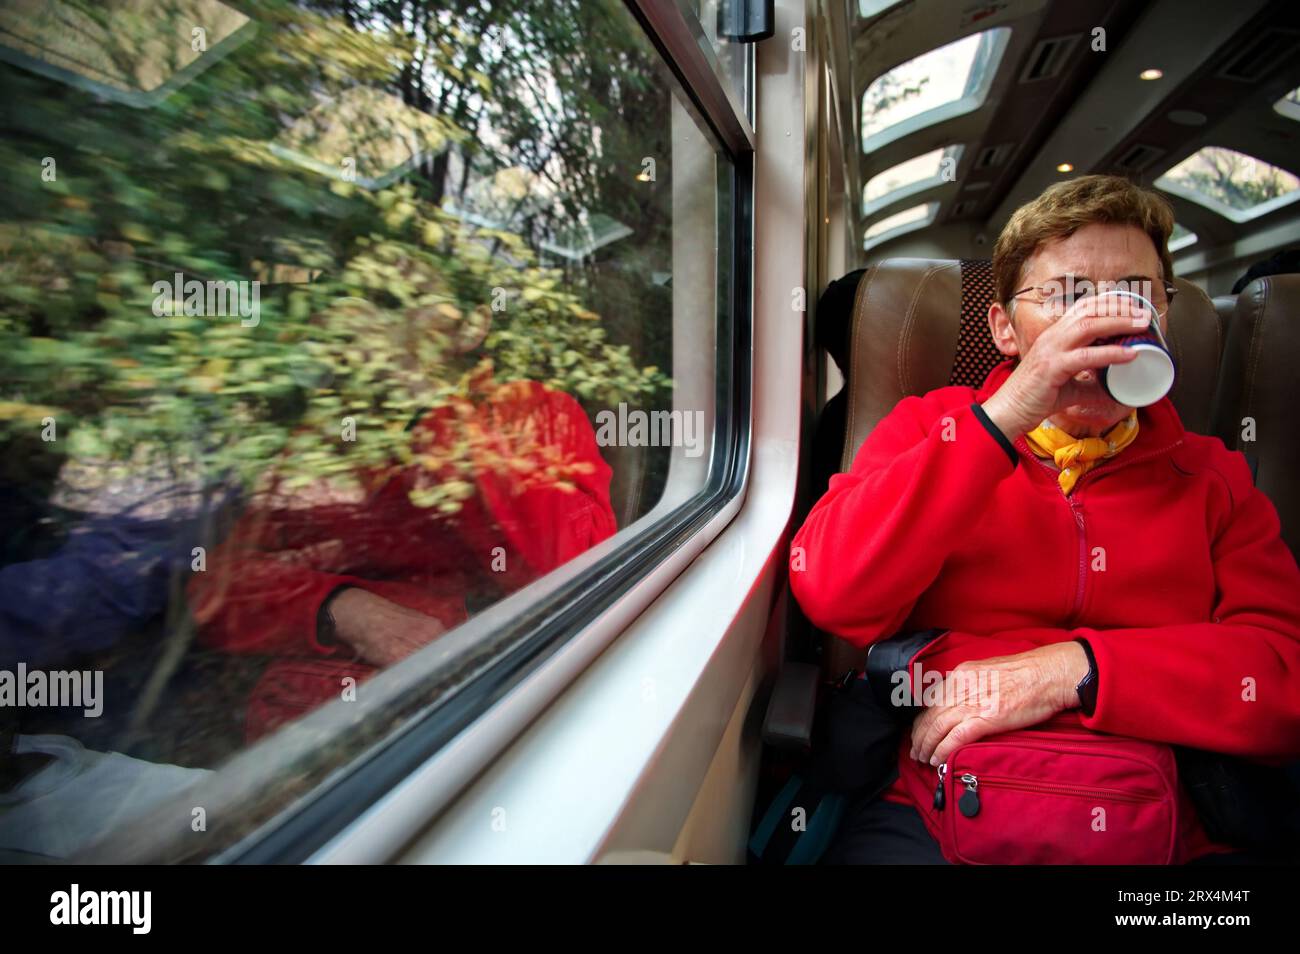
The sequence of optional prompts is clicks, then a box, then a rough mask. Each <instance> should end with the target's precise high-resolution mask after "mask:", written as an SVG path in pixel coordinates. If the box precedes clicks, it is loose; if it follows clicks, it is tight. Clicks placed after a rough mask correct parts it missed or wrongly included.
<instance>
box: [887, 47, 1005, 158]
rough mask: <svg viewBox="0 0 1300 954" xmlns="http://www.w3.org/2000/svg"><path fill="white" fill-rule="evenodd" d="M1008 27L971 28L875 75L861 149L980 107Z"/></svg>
mask: <svg viewBox="0 0 1300 954" xmlns="http://www.w3.org/2000/svg"><path fill="white" fill-rule="evenodd" d="M1010 36H1011V29H1010V28H1009V27H995V28H994V29H992V30H985V31H984V32H982V33H972V34H971V35H970V36H965V37H962V38H961V39H960V40H955V41H954V42H952V43H948V44H946V45H944V46H941V47H938V48H936V49H933V50H930V51H928V52H926V53H922V54H921V55H920V56H918V57H915V58H913V59H911V60H908V61H907V62H906V63H903V64H901V65H899V66H896V67H894V68H893V69H892V70H890V71H889V72H887V73H884V74H883V75H881V76H879V77H877V78H876V79H875V80H874V81H872V83H871V85H870V86H868V87H867V90H866V92H865V93H863V95H862V151H863V152H871V151H872V150H874V149H878V148H880V147H881V146H883V145H885V144H886V143H889V142H893V141H894V140H896V139H899V138H901V137H902V136H905V135H907V134H908V133H911V132H914V131H916V130H917V129H921V128H923V127H925V126H929V125H932V124H934V123H938V122H942V121H943V120H945V119H951V118H952V117H954V116H960V115H962V114H963V113H968V112H970V111H971V110H974V109H978V108H979V107H980V106H981V105H982V104H983V102H984V98H985V96H987V95H988V90H989V85H990V84H991V83H992V82H993V77H994V75H995V74H996V73H997V68H998V63H999V62H1000V60H1001V58H1002V51H1003V50H1004V49H1005V48H1006V44H1007V40H1008V39H1009V38H1010Z"/></svg>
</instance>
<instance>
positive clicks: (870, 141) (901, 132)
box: [858, 26, 1013, 156]
mask: <svg viewBox="0 0 1300 954" xmlns="http://www.w3.org/2000/svg"><path fill="white" fill-rule="evenodd" d="M1012 32H1013V28H1012V27H1009V26H991V27H986V28H985V29H983V30H974V31H972V32H970V33H967V34H966V35H965V36H959V37H956V38H955V39H952V40H949V41H948V42H946V43H941V44H940V45H939V46H936V47H931V48H930V49H928V50H925V51H923V52H921V53H918V54H916V55H915V56H911V57H908V58H907V59H906V60H903V61H902V62H901V63H895V64H894V65H893V66H891V67H890V68H889V69H887V70H884V71H883V72H882V73H880V75H879V76H874V77H872V79H871V82H870V83H868V84H867V85H866V87H864V88H863V90H862V95H861V96H859V97H858V116H859V119H858V122H859V124H860V125H859V138H860V139H861V141H862V155H864V156H869V155H871V154H872V153H873V152H876V151H877V150H879V149H881V148H883V147H884V146H888V145H889V144H890V143H893V142H897V141H898V140H900V139H903V138H904V137H906V136H910V135H912V133H915V132H918V131H920V130H922V129H928V128H930V127H932V126H937V125H939V124H940V123H944V122H947V121H948V120H950V119H956V118H957V117H958V116H965V115H966V114H967V113H973V112H975V111H976V110H978V109H980V108H982V107H983V106H984V104H985V103H986V102H988V98H989V92H990V90H992V88H993V82H994V80H996V79H997V76H998V74H999V73H1000V72H1001V71H1002V64H1003V58H1004V57H1005V55H1006V52H1007V46H1008V45H1009V44H1010V42H1011V36H1012ZM988 34H992V39H991V40H990V41H989V43H990V46H991V49H990V50H989V53H988V55H989V57H990V60H991V62H990V64H989V66H988V68H987V69H986V70H985V71H984V75H983V76H981V77H980V83H979V86H978V87H977V88H976V89H974V90H972V91H971V92H969V93H967V94H966V95H965V96H962V97H961V98H960V99H954V100H950V101H948V102H946V103H941V104H940V105H938V106H933V107H931V108H930V109H927V110H924V111H923V112H919V113H917V114H916V115H915V116H909V117H908V118H907V119H903V120H900V121H898V122H896V123H894V124H893V125H891V126H886V127H885V128H884V129H881V130H880V131H879V132H874V133H872V134H871V135H870V136H863V135H862V134H861V127H862V126H865V124H866V119H867V112H866V109H865V108H864V105H863V104H864V102H865V100H866V98H867V93H869V92H870V91H871V87H872V86H873V85H874V84H875V82H876V81H877V80H879V79H880V78H881V77H883V76H887V75H889V74H890V73H891V72H893V71H894V70H896V69H898V68H899V67H900V66H906V65H907V64H908V63H911V62H912V61H913V60H918V59H920V58H921V57H923V56H926V55H928V54H930V53H933V52H935V51H936V50H942V49H943V48H944V47H947V46H952V45H953V44H955V43H960V42H961V41H962V40H965V39H967V38H968V37H972V36H980V37H983V36H985V35H988ZM966 82H968V83H969V82H970V74H969V73H968V74H967V76H966Z"/></svg>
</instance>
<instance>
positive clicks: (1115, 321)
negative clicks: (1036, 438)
mask: <svg viewBox="0 0 1300 954" xmlns="http://www.w3.org/2000/svg"><path fill="white" fill-rule="evenodd" d="M1102 299H1105V301H1104V307H1102V308H1100V309H1099V307H1098V302H1099V301H1101V300H1102ZM1099 310H1100V311H1102V312H1103V314H1098V311H1099ZM1150 323H1151V316H1150V315H1149V314H1147V312H1146V310H1145V309H1144V308H1142V307H1140V306H1137V305H1134V304H1133V303H1132V301H1131V299H1129V298H1127V297H1124V296H1120V297H1118V298H1105V296H1098V295H1088V296H1087V297H1085V298H1080V299H1079V300H1078V301H1076V302H1075V303H1074V304H1073V305H1072V306H1071V307H1070V308H1069V309H1068V310H1067V311H1066V312H1065V314H1064V315H1062V316H1061V317H1060V319H1058V320H1057V321H1055V322H1053V323H1052V324H1051V325H1049V326H1048V327H1046V328H1044V329H1043V331H1042V333H1041V334H1039V335H1038V337H1037V338H1035V339H1034V343H1033V344H1032V345H1030V347H1029V349H1028V351H1026V353H1025V354H1023V355H1021V356H1020V362H1019V363H1018V364H1017V365H1016V368H1015V370H1014V371H1012V372H1011V375H1010V376H1009V377H1008V378H1007V379H1006V380H1005V381H1003V382H1002V386H1001V387H999V388H998V390H997V393H995V394H994V395H993V396H992V397H990V398H989V399H988V400H987V401H985V402H984V404H983V405H981V406H982V407H983V408H984V413H985V414H987V415H988V416H989V419H990V420H991V421H993V423H994V424H996V425H997V426H998V429H999V430H1001V431H1002V433H1003V434H1005V435H1006V436H1007V439H1008V440H1012V441H1014V440H1015V439H1016V438H1017V437H1019V436H1020V435H1021V434H1024V433H1026V432H1028V431H1032V430H1033V429H1034V428H1035V427H1037V426H1038V425H1039V423H1040V422H1042V421H1043V420H1045V419H1046V418H1049V417H1051V416H1052V415H1053V414H1055V413H1056V412H1058V411H1061V410H1063V409H1065V408H1067V407H1069V406H1070V405H1072V404H1077V403H1079V402H1080V400H1081V399H1087V398H1092V397H1095V394H1096V386H1095V385H1094V384H1092V383H1084V382H1080V381H1077V380H1075V376H1076V375H1078V374H1079V372H1081V371H1096V370H1097V369H1099V368H1102V367H1105V366H1107V365H1112V364H1127V363H1128V362H1130V361H1132V360H1133V359H1134V358H1136V357H1137V354H1138V352H1137V351H1135V350H1134V349H1133V348H1126V347H1124V346H1123V345H1117V344H1113V345H1094V344H1092V342H1094V341H1096V340H1098V339H1102V338H1109V337H1113V336H1114V335H1119V334H1125V333H1127V334H1132V333H1133V332H1134V331H1140V330H1142V329H1143V328H1146V327H1147V326H1148V325H1150Z"/></svg>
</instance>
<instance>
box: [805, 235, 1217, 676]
mask: <svg viewBox="0 0 1300 954" xmlns="http://www.w3.org/2000/svg"><path fill="white" fill-rule="evenodd" d="M1176 284H1177V285H1178V288H1179V291H1178V294H1176V295H1175V296H1174V300H1173V303H1172V305H1171V307H1170V313H1169V321H1168V328H1169V335H1168V337H1169V345H1170V348H1171V350H1172V351H1173V353H1174V361H1175V364H1176V366H1177V368H1178V379H1177V381H1176V383H1175V385H1174V390H1173V392H1172V393H1171V395H1170V399H1171V400H1172V401H1173V404H1174V406H1175V407H1176V408H1177V410H1178V413H1179V414H1180V415H1181V416H1182V418H1183V423H1184V425H1185V426H1186V427H1187V428H1188V429H1189V430H1192V431H1197V432H1200V433H1208V429H1209V428H1210V426H1211V424H1212V421H1213V414H1212V406H1213V398H1214V392H1215V384H1216V382H1217V379H1218V368H1219V360H1220V356H1221V355H1222V353H1223V346H1224V341H1223V329H1222V324H1221V320H1220V318H1219V316H1218V314H1217V313H1216V312H1215V309H1214V305H1213V304H1212V303H1211V302H1210V299H1209V298H1208V297H1207V296H1206V294H1205V293H1204V292H1203V291H1201V289H1200V288H1198V287H1197V286H1195V285H1193V284H1191V283H1190V282H1184V281H1182V280H1180V279H1179V280H1176ZM993 295H994V287H993V276H992V269H991V267H990V263H989V262H988V261H985V260H965V261H957V260H952V259H921V258H891V259H885V260H884V261H882V262H880V263H879V264H877V265H875V266H873V267H871V268H870V269H868V270H867V272H866V274H864V275H863V277H862V280H861V282H860V283H859V284H858V290H857V296H856V298H855V299H854V305H853V325H852V330H851V332H850V343H849V348H850V352H849V356H848V360H849V368H848V375H847V377H846V381H845V388H846V390H847V392H848V400H849V404H848V410H847V415H846V417H847V423H846V426H845V438H844V445H843V452H842V454H841V457H840V470H841V471H847V470H848V469H849V468H850V467H851V466H852V464H853V458H854V456H855V455H856V454H857V452H858V448H859V447H861V446H862V442H863V441H864V440H866V437H867V435H868V434H870V433H871V430H872V428H874V427H875V426H876V424H878V423H879V422H880V420H881V419H882V418H883V417H884V416H885V415H886V414H888V413H889V412H890V411H891V410H893V408H894V406H895V405H896V404H897V403H898V402H899V401H901V400H902V399H903V398H905V397H907V396H909V395H920V394H925V393H926V392H927V391H932V390H934V389H935V388H941V387H945V386H947V385H949V384H964V385H968V386H971V387H979V386H980V385H981V384H983V383H984V379H985V377H987V375H988V372H989V370H990V369H992V368H993V366H994V365H996V364H998V363H999V362H1001V361H1003V360H1005V358H1004V356H1003V355H1002V354H1001V352H999V351H998V350H997V348H996V347H995V346H994V344H993V338H992V336H991V335H990V334H989V330H988V308H989V304H990V303H991V302H992V300H993ZM862 656H863V653H862V652H861V651H859V650H854V649H853V648H852V647H850V646H849V645H848V644H847V643H845V642H844V641H842V640H839V639H834V638H832V639H831V640H830V645H829V646H827V653H826V661H827V672H828V673H830V674H839V673H842V672H844V671H845V670H847V669H849V668H851V667H852V666H855V665H857V664H858V663H859V662H860V660H861V658H862Z"/></svg>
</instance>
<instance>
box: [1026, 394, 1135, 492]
mask: <svg viewBox="0 0 1300 954" xmlns="http://www.w3.org/2000/svg"><path fill="white" fill-rule="evenodd" d="M1137 434H1138V421H1137V411H1133V412H1131V413H1130V414H1129V416H1128V417H1126V418H1125V419H1124V420H1122V421H1120V422H1119V423H1118V424H1116V425H1115V426H1114V427H1112V428H1111V429H1110V430H1108V431H1106V433H1104V434H1102V435H1101V437H1083V438H1078V439H1076V438H1074V437H1072V436H1071V435H1069V434H1067V433H1066V432H1065V431H1063V430H1061V429H1060V428H1059V427H1057V426H1056V425H1055V424H1052V423H1051V422H1050V421H1043V423H1041V424H1039V425H1038V426H1037V427H1036V428H1034V429H1033V430H1032V431H1030V432H1029V433H1028V434H1026V435H1025V443H1026V444H1028V445H1029V449H1030V450H1031V451H1033V452H1034V453H1035V454H1037V455H1038V456H1039V457H1050V458H1052V459H1053V460H1054V461H1056V466H1057V467H1059V468H1060V469H1061V472H1060V473H1059V474H1057V475H1056V479H1057V482H1058V483H1059V484H1060V485H1061V492H1062V493H1064V494H1065V495H1066V496H1067V497H1068V496H1070V491H1072V490H1074V484H1075V481H1077V480H1078V479H1079V478H1080V477H1082V476H1083V475H1084V474H1086V473H1087V472H1088V471H1090V470H1092V468H1093V467H1095V466H1096V464H1097V461H1099V460H1104V459H1105V458H1107V457H1114V456H1115V455H1116V454H1118V453H1119V452H1120V451H1122V450H1123V449H1124V448H1125V447H1128V445H1129V444H1132V443H1133V441H1134V439H1136V438H1137Z"/></svg>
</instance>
